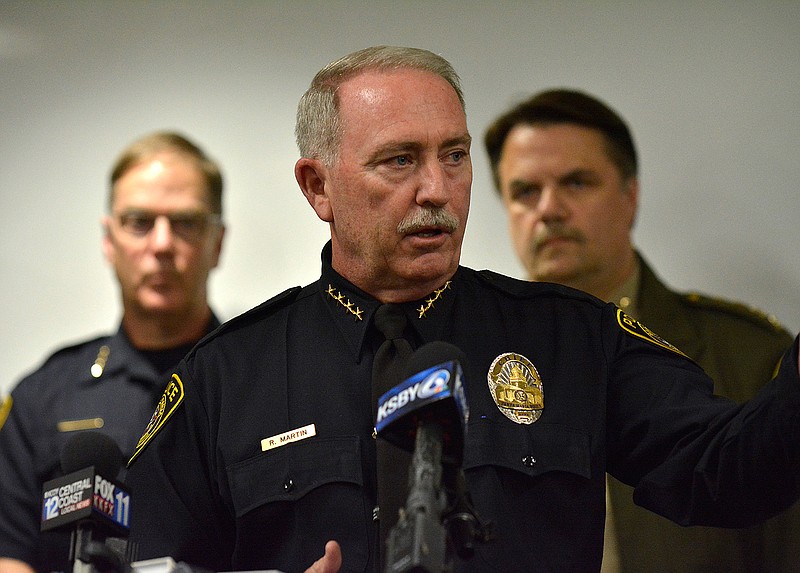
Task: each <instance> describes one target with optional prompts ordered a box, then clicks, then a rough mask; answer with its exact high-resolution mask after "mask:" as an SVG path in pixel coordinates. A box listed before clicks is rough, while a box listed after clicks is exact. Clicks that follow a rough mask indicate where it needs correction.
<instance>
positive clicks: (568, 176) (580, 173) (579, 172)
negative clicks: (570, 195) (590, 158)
mask: <svg viewBox="0 0 800 573" xmlns="http://www.w3.org/2000/svg"><path fill="white" fill-rule="evenodd" d="M587 178H588V179H597V178H598V175H597V172H596V171H594V170H593V169H582V168H578V169H573V170H572V171H567V172H566V173H564V174H563V175H561V176H560V177H559V178H558V180H559V181H560V182H563V181H569V180H572V179H587Z"/></svg>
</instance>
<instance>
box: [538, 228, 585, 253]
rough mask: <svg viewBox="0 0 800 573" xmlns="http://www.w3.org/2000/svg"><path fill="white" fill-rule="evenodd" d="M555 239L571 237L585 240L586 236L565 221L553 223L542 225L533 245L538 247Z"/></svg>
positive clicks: (571, 238)
mask: <svg viewBox="0 0 800 573" xmlns="http://www.w3.org/2000/svg"><path fill="white" fill-rule="evenodd" d="M553 239H570V240H573V241H581V242H582V241H584V240H585V237H584V235H583V233H581V232H580V231H579V230H577V229H571V228H569V227H567V226H565V225H564V224H563V223H552V224H550V225H546V226H545V227H542V228H541V229H539V230H538V231H537V232H536V234H535V235H534V236H533V240H532V243H533V247H534V248H535V249H538V248H539V247H541V246H542V245H543V244H544V243H546V242H547V241H552V240H553Z"/></svg>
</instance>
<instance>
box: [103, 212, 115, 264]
mask: <svg viewBox="0 0 800 573" xmlns="http://www.w3.org/2000/svg"><path fill="white" fill-rule="evenodd" d="M100 225H102V227H103V243H102V246H103V255H104V256H105V258H106V261H108V262H109V263H110V264H111V266H114V243H113V239H112V238H111V229H110V228H109V225H111V218H110V217H109V216H108V215H105V216H104V217H103V218H102V219H101V220H100Z"/></svg>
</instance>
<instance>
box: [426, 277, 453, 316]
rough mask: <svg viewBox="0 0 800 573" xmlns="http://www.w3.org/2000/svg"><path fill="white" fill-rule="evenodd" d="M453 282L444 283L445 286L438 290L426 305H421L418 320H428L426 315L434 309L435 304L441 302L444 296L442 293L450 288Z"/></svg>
mask: <svg viewBox="0 0 800 573" xmlns="http://www.w3.org/2000/svg"><path fill="white" fill-rule="evenodd" d="M452 282H453V281H447V282H446V283H444V286H443V287H442V288H440V289H437V290H435V291H434V292H433V294H432V295H431V296H430V297H429V298H428V300H426V301H425V304H422V305H420V307H419V308H418V309H417V312H419V316H418V317H417V318H426V316H425V313H426V312H428V311H429V310H430V309H432V308H433V303H435V302H436V301H437V300H439V299H440V298H441V296H442V293H443V292H444V291H446V290H447V289H449V288H450V283H452Z"/></svg>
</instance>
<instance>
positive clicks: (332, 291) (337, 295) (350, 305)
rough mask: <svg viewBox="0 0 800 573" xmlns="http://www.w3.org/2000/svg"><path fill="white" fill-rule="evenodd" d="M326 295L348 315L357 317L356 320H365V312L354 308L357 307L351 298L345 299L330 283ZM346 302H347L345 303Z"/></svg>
mask: <svg viewBox="0 0 800 573" xmlns="http://www.w3.org/2000/svg"><path fill="white" fill-rule="evenodd" d="M325 293H326V294H327V295H328V296H329V297H330V298H332V299H333V300H335V301H336V302H337V303H339V306H341V307H342V308H344V309H345V310H346V311H347V312H348V313H350V314H352V315H353V316H355V317H356V320H364V317H363V316H362V315H363V314H364V311H363V310H361V309H360V308H358V307H357V306H356V307H355V308H353V307H354V306H355V305H354V304H353V302H351V301H350V299H349V298H347V297H345V296H344V295H343V294H342V293H341V292H340V291H337V290H336V288H335V287H334V286H333V285H332V284H330V283H329V284H328V289H327V290H326V291H325ZM345 300H346V301H347V302H345Z"/></svg>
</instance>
